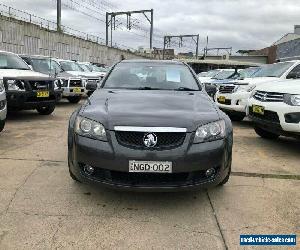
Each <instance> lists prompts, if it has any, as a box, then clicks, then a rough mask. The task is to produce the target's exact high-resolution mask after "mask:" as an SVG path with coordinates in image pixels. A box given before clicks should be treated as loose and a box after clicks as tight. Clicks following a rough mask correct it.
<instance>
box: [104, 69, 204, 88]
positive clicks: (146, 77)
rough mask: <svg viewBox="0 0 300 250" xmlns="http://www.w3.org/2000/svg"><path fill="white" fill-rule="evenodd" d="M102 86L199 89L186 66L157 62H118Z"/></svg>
mask: <svg viewBox="0 0 300 250" xmlns="http://www.w3.org/2000/svg"><path fill="white" fill-rule="evenodd" d="M104 88H117V89H143V88H149V89H161V90H177V89H185V88H187V89H190V90H199V86H198V83H197V82H196V80H195V78H194V76H193V74H192V73H191V71H190V70H189V68H188V67H187V66H185V65H178V64H158V63H120V64H118V65H116V67H115V68H114V69H113V70H112V72H111V74H110V75H109V77H108V78H107V80H106V81H105V85H104Z"/></svg>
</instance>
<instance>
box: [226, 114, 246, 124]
mask: <svg viewBox="0 0 300 250" xmlns="http://www.w3.org/2000/svg"><path fill="white" fill-rule="evenodd" d="M228 116H229V118H230V120H232V121H234V122H240V121H242V120H244V118H245V116H246V115H245V114H243V113H241V114H228Z"/></svg>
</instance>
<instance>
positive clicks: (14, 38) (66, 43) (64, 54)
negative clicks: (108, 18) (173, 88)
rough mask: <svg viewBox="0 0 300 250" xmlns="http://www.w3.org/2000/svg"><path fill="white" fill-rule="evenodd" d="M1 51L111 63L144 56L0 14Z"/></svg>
mask: <svg viewBox="0 0 300 250" xmlns="http://www.w3.org/2000/svg"><path fill="white" fill-rule="evenodd" d="M0 50H5V51H11V52H14V53H17V54H30V55H46V56H53V57H58V58H63V59H72V60H79V61H89V62H95V63H104V64H107V65H111V64H113V63H115V62H117V61H119V60H120V58H121V55H124V57H125V59H132V58H143V57H142V56H137V55H135V54H133V53H130V52H127V51H125V50H120V49H115V48H110V47H106V46H104V45H100V44H97V43H94V42H91V41H87V40H84V39H81V38H77V37H74V36H71V35H67V34H63V33H58V32H55V31H49V30H47V29H45V28H41V27H40V26H38V25H35V24H31V23H27V22H23V21H19V20H16V19H11V18H7V17H4V16H0Z"/></svg>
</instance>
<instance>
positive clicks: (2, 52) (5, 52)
mask: <svg viewBox="0 0 300 250" xmlns="http://www.w3.org/2000/svg"><path fill="white" fill-rule="evenodd" d="M0 53H1V54H10V55H17V54H16V53H13V52H9V51H4V50H0Z"/></svg>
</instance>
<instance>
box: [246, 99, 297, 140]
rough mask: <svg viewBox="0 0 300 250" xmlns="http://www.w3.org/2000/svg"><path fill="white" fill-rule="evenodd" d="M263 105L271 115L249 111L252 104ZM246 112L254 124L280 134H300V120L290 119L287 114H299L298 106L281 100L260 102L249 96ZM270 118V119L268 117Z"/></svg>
mask: <svg viewBox="0 0 300 250" xmlns="http://www.w3.org/2000/svg"><path fill="white" fill-rule="evenodd" d="M253 105H258V106H262V107H264V110H265V111H266V112H268V113H271V114H272V116H270V115H269V116H268V117H266V116H260V115H258V114H254V113H253V112H251V110H252V106H253ZM247 114H248V115H249V117H250V119H251V120H253V122H254V123H255V124H256V125H259V126H260V127H262V128H264V129H266V130H269V131H271V132H274V133H276V134H280V135H287V136H300V122H297V121H296V122H295V121H290V120H289V115H291V114H297V115H298V116H300V107H298V106H290V105H288V104H285V103H283V102H261V101H258V100H255V99H254V98H251V99H250V100H249V103H248V106H247ZM270 118H271V119H270Z"/></svg>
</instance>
